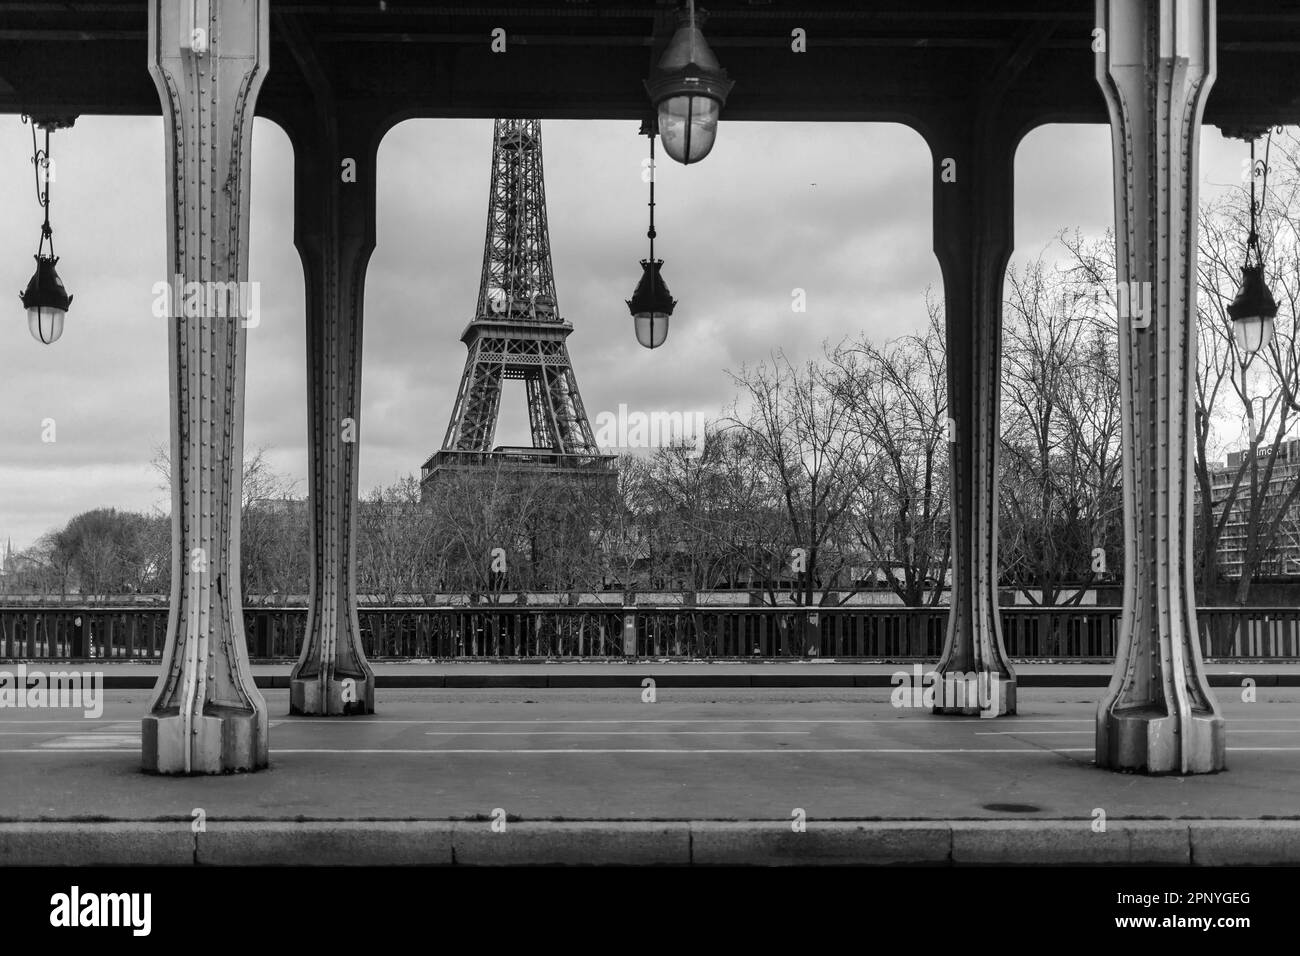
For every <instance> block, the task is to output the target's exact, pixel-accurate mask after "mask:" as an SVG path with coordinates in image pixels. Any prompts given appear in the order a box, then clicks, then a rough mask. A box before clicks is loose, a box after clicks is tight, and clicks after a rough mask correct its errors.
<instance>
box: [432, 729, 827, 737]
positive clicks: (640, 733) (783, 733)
mask: <svg viewBox="0 0 1300 956" xmlns="http://www.w3.org/2000/svg"><path fill="white" fill-rule="evenodd" d="M811 733H812V731H811V730H426V731H425V732H424V736H426V737H686V736H701V737H794V736H803V737H807V736H809V735H810V734H811Z"/></svg>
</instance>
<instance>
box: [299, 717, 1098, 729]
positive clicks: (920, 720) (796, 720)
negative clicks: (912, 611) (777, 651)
mask: <svg viewBox="0 0 1300 956" xmlns="http://www.w3.org/2000/svg"><path fill="white" fill-rule="evenodd" d="M929 716H930V715H928V714H927V715H924V716H923V717H886V718H879V719H866V718H862V719H857V718H833V719H830V718H828V719H809V718H801V717H790V718H776V717H762V718H749V717H700V718H696V717H682V718H678V719H669V718H660V719H654V720H634V719H623V718H617V719H614V718H610V719H600V720H567V719H564V718H551V717H532V718H529V719H527V720H384V719H379V720H364V719H362V720H356V721H348V722H346V723H341V722H340V721H338V720H315V719H304V720H295V719H293V718H289V719H288V720H285V721H284V724H285V725H286V726H292V725H294V724H332V725H334V726H335V727H362V726H365V725H367V724H429V725H435V724H437V725H444V726H476V725H510V726H528V725H534V724H902V723H907V722H908V721H912V722H915V723H916V724H917V726H921V725H925V726H935V725H938V724H940V723H945V724H956V723H961V722H963V721H968V722H970V723H977V722H978V721H980V720H981V719H985V720H987V718H980V717H943V718H942V719H939V718H936V719H935V720H927V719H925V717H929ZM1016 722H1017V723H1021V724H1091V723H1094V721H1093V720H1092V719H1084V718H1079V719H1068V720H1067V719H1061V718H1053V719H1050V720H1048V719H1043V720H1017V721H1016Z"/></svg>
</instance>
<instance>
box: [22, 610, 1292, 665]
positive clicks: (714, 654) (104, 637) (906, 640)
mask: <svg viewBox="0 0 1300 956" xmlns="http://www.w3.org/2000/svg"><path fill="white" fill-rule="evenodd" d="M628 615H630V616H631V618H632V625H631V630H630V631H626V630H625V623H626V616H628ZM359 621H360V625H361V638H362V643H363V646H364V647H365V651H366V655H367V657H369V658H370V659H372V660H401V659H410V658H436V659H470V660H486V659H551V658H592V659H601V658H627V657H641V658H682V659H733V660H734V659H745V658H748V659H753V658H769V659H770V658H778V659H791V658H814V657H815V658H836V659H840V660H862V659H867V660H908V659H911V660H927V659H928V660H933V659H935V658H937V657H938V656H939V654H940V653H941V652H942V650H943V643H944V638H945V635H946V632H947V625H948V610H947V608H946V607H936V608H905V607H886V606H854V607H840V608H817V609H815V610H813V611H812V612H810V611H809V610H808V609H805V608H791V607H775V608H774V607H744V608H718V607H700V608H692V607H633V608H617V607H613V608H610V607H581V606H579V607H563V606H547V607H512V606H489V605H479V606H476V607H463V606H462V607H435V608H406V607H397V608H369V607H368V608H362V609H361V610H360V612H359ZM1199 622H1200V632H1201V651H1202V654H1203V655H1204V656H1205V657H1207V658H1245V659H1250V658H1260V659H1270V660H1280V659H1297V660H1300V608H1276V607H1275V608H1246V609H1242V608H1201V609H1200V611H1199ZM306 624H307V612H306V610H305V609H304V608H266V607H250V608H247V609H245V611H244V631H245V636H246V640H247V645H248V652H249V656H250V657H252V658H253V659H254V660H264V661H273V660H280V661H282V660H287V659H293V658H296V657H297V656H298V652H299V650H300V649H301V647H302V641H303V633H304V631H305V629H306ZM1118 630H1119V608H1117V607H1100V606H1091V607H1071V608H1061V607H1053V608H1038V607H1008V608H1004V609H1003V610H1002V633H1003V641H1004V643H1005V646H1006V650H1007V653H1008V655H1010V656H1011V657H1012V658H1016V659H1023V660H1079V661H1085V660H1097V661H1107V660H1110V659H1112V658H1113V657H1114V656H1115V645H1116V642H1117V640H1118ZM166 635H167V609H166V608H163V607H68V606H57V607H10V608H0V660H92V659H112V660H140V661H148V660H156V659H158V658H159V657H160V656H161V653H162V648H163V644H164V642H165V639H166Z"/></svg>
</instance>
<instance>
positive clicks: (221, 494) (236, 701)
mask: <svg viewBox="0 0 1300 956" xmlns="http://www.w3.org/2000/svg"><path fill="white" fill-rule="evenodd" d="M268 6H269V4H268V2H267V0H241V2H236V0H213V2H211V3H210V4H203V5H199V10H200V13H201V16H200V17H198V18H196V17H195V11H194V7H193V5H191V4H188V3H185V4H179V3H175V2H174V0H152V2H151V3H150V5H149V46H150V50H151V59H150V64H149V72H150V73H151V74H152V76H153V79H154V83H155V85H156V86H157V88H158V95H159V98H160V99H161V100H162V115H163V128H164V131H165V134H166V156H167V170H168V181H167V225H168V238H167V281H168V284H169V286H171V285H173V284H175V283H176V282H177V280H178V279H179V280H180V281H182V282H184V283H185V284H186V285H185V289H183V290H177V289H173V290H172V294H173V302H175V301H176V297H178V296H180V295H182V294H183V293H184V294H186V295H188V292H189V290H191V289H199V288H201V289H205V290H211V289H212V288H213V287H212V286H211V285H203V286H190V285H189V283H205V284H206V283H222V284H223V287H224V288H227V289H229V288H230V287H229V286H224V284H225V283H232V282H238V283H245V282H247V280H248V204H249V200H248V196H249V192H248V187H249V149H250V145H251V140H252V128H253V109H254V104H255V102H256V99H257V92H258V89H259V87H260V86H261V83H262V80H263V78H264V77H265V76H266V70H267V67H268V64H269V43H268V38H269V31H268V23H267V10H268ZM239 288H240V291H241V295H240V297H239V298H240V301H241V302H243V303H247V302H248V301H249V299H248V297H246V296H244V295H243V294H242V291H243V289H244V288H245V287H244V286H240V287H239ZM190 301H191V300H190V299H188V298H187V299H186V306H185V308H182V309H181V310H179V311H180V312H181V313H184V314H180V315H177V314H173V315H172V317H171V318H170V319H169V320H168V330H167V343H168V366H169V370H170V378H171V389H170V390H171V433H172V434H171V471H172V475H171V477H172V480H171V484H172V578H171V580H172V589H171V606H170V611H169V614H168V618H167V642H166V646H165V647H164V649H163V658H162V673H161V675H160V676H159V679H158V684H157V686H156V687H155V688H154V692H153V697H152V700H151V702H150V705H149V712H148V714H147V716H145V717H144V719H143V721H142V727H141V738H142V751H143V753H142V757H143V763H144V769H145V770H148V771H154V772H157V773H223V772H229V771H236V770H256V769H258V768H260V767H265V766H266V765H267V759H268V757H267V751H268V733H267V721H266V703H265V702H264V701H263V699H262V695H261V694H260V693H259V692H258V690H257V687H256V686H255V685H254V683H253V678H252V674H251V671H250V670H249V666H248V654H247V650H246V648H245V644H244V620H243V601H242V599H241V595H240V590H239V507H240V498H241V485H242V473H243V446H244V355H245V353H244V347H245V336H246V335H247V330H246V327H245V322H244V320H243V319H242V318H241V317H240V315H239V314H238V313H237V314H235V315H230V313H229V312H228V309H229V305H230V300H229V299H227V300H226V302H225V303H224V305H223V306H222V307H221V308H220V309H218V308H216V307H215V306H216V303H214V302H213V300H212V295H211V293H205V295H202V296H197V295H196V296H194V298H193V300H192V301H194V302H196V303H198V304H199V308H197V309H194V310H193V311H195V312H197V313H198V314H197V315H193V316H191V315H189V314H188V313H189V312H190V309H189V302H190ZM173 311H176V310H173Z"/></svg>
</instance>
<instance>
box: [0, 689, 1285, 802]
mask: <svg viewBox="0 0 1300 956" xmlns="http://www.w3.org/2000/svg"><path fill="white" fill-rule="evenodd" d="M105 696H106V703H105V707H104V712H103V714H102V716H100V717H99V718H98V719H94V720H92V719H87V718H85V717H83V716H80V715H79V714H77V713H74V712H69V711H52V710H27V709H12V708H5V709H0V820H5V821H15V820H42V819H44V820H94V819H118V820H164V819H180V818H188V817H189V816H190V814H191V811H192V810H193V808H196V807H202V808H203V809H204V810H205V812H206V813H207V815H208V817H209V818H216V819H227V820H237V819H244V820H255V819H262V820H294V819H307V820H313V819H318V820H339V819H342V820H446V819H472V818H486V817H489V816H490V815H492V814H493V812H494V811H495V810H497V809H498V808H500V809H503V810H505V811H506V813H507V814H508V815H509V816H510V817H511V818H518V819H523V820H555V819H563V820H601V819H617V820H682V819H694V820H778V819H785V820H789V819H791V815H792V813H793V812H794V811H795V810H796V809H801V810H803V811H804V812H805V813H806V814H807V816H808V818H809V819H824V820H831V819H855V820H863V819H886V820H908V819H914V820H915V819H988V818H1003V819H1005V818H1018V819H1058V820H1061V819H1079V820H1086V819H1090V818H1091V817H1092V816H1093V815H1094V812H1095V810H1096V809H1098V808H1101V809H1103V810H1104V811H1105V812H1106V814H1107V816H1108V817H1109V818H1154V819H1168V818H1195V817H1207V818H1208V817H1218V818H1225V817H1232V818H1238V819H1258V818H1260V817H1291V818H1300V690H1297V689H1296V688H1276V689H1272V688H1266V687H1261V688H1259V689H1258V701H1257V702H1254V703H1244V702H1241V701H1240V700H1239V699H1238V698H1239V697H1240V694H1239V693H1237V692H1233V691H1229V690H1222V691H1220V692H1219V693H1218V699H1219V703H1220V707H1221V708H1222V710H1223V712H1224V714H1225V716H1226V717H1227V718H1228V766H1229V769H1228V771H1227V772H1225V773H1221V774H1216V775H1212V776H1201V777H1188V778H1180V777H1175V776H1169V777H1159V778H1150V777H1143V776H1137V775H1131V774H1117V773H1112V772H1110V771H1105V770H1100V769H1097V768H1096V767H1094V766H1093V763H1092V758H1093V714H1094V711H1095V707H1096V699H1097V696H1098V693H1097V691H1096V690H1095V689H1092V688H1059V689H1046V688H1043V689H1036V688H1022V689H1021V691H1020V714H1019V715H1017V716H1015V717H1005V718H998V719H980V718H960V717H937V716H934V715H932V714H930V713H929V712H928V711H925V710H912V709H907V708H902V709H896V708H894V707H893V706H891V705H890V703H889V691H888V689H887V688H880V689H877V688H845V689H842V690H841V689H816V688H808V689H784V690H783V689H762V690H759V689H746V690H723V689H669V688H659V689H658V690H657V694H656V700H655V701H654V702H653V703H650V702H645V701H643V700H642V691H641V690H640V689H639V688H638V689H628V690H444V689H439V690H424V691H421V690H407V691H398V690H389V691H385V692H383V693H382V694H381V696H380V699H379V710H380V712H379V713H378V714H376V715H374V716H370V717H347V718H337V717H336V718H300V717H289V716H287V711H288V694H287V692H285V691H280V690H271V691H268V692H267V693H266V697H267V702H268V707H269V712H270V715H271V730H270V734H271V767H270V769H269V770H266V771H262V772H259V773H256V774H236V775H229V776H224V777H197V778H176V777H155V776H150V775H147V774H144V773H142V772H141V771H140V769H139V768H140V758H139V751H140V716H141V714H142V712H143V709H144V707H145V705H146V701H147V697H148V694H147V692H144V691H107V692H105Z"/></svg>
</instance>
